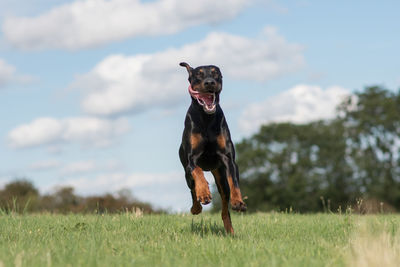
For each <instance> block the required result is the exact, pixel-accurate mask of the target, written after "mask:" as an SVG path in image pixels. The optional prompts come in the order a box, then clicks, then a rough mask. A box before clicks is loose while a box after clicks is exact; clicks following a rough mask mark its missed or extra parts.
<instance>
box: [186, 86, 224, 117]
mask: <svg viewBox="0 0 400 267" xmlns="http://www.w3.org/2000/svg"><path fill="white" fill-rule="evenodd" d="M189 93H190V95H191V96H192V97H194V98H195V99H196V100H197V103H199V104H200V105H201V106H202V107H203V110H204V112H205V113H207V114H212V113H214V112H215V110H216V107H217V104H216V103H215V99H216V97H215V93H200V92H198V91H196V90H193V89H192V87H191V86H190V85H189Z"/></svg>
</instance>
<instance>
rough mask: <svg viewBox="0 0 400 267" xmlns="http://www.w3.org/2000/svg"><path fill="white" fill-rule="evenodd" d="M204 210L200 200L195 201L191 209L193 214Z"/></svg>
mask: <svg viewBox="0 0 400 267" xmlns="http://www.w3.org/2000/svg"><path fill="white" fill-rule="evenodd" d="M202 210H203V207H202V206H201V205H200V203H199V202H197V201H196V202H195V203H193V206H192V208H191V209H190V212H191V213H192V214H193V215H197V214H200V213H201V211H202Z"/></svg>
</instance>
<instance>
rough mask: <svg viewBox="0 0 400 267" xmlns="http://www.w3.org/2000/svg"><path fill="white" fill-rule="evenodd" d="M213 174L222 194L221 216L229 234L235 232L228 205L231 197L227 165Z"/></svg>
mask: <svg viewBox="0 0 400 267" xmlns="http://www.w3.org/2000/svg"><path fill="white" fill-rule="evenodd" d="M212 174H213V176H214V179H215V183H216V185H217V188H218V192H219V194H220V196H221V203H222V210H221V217H222V221H223V222H224V227H225V230H226V232H227V233H229V234H234V230H233V227H232V221H231V215H230V213H229V206H228V205H229V198H230V189H229V185H228V182H227V179H226V170H225V167H220V168H219V169H216V170H213V171H212Z"/></svg>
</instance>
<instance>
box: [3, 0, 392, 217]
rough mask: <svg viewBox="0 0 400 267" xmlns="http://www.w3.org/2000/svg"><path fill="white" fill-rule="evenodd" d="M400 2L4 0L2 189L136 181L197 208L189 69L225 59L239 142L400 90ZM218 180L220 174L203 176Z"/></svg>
mask: <svg viewBox="0 0 400 267" xmlns="http://www.w3.org/2000/svg"><path fill="white" fill-rule="evenodd" d="M399 10H400V2H399V1H394V0H393V1H389V0H388V1H368V0H366V1H361V0H355V1H340V0H339V1H312V0H310V1H307V0H293V1H278V0H264V1H261V0H225V1H215V0H202V1H194V0H184V1H183V0H152V1H143V0H142V1H140V0H80V1H65V0H29V1H28V0H0V121H1V124H0V162H1V164H0V188H1V187H2V186H4V185H5V184H7V183H8V182H10V181H13V180H15V179H16V178H25V179H28V180H30V181H32V182H33V183H34V185H35V186H36V187H37V188H39V189H40V191H41V193H43V194H46V193H51V192H54V191H55V190H56V188H58V187H60V186H73V187H74V188H75V192H76V193H78V194H81V195H95V194H97V195H99V194H103V193H116V192H118V191H119V190H121V189H130V190H131V192H132V194H133V196H134V197H135V198H137V199H139V200H142V201H146V202H150V203H151V204H153V205H154V206H155V207H159V208H164V209H168V210H170V211H172V212H188V211H189V209H190V207H191V196H190V192H189V189H188V188H187V186H186V182H185V178H184V172H183V168H182V166H181V164H180V162H179V158H178V148H179V145H180V141H181V137H182V131H183V121H184V118H185V114H186V110H187V108H188V107H189V105H190V101H191V100H190V96H189V94H188V91H187V87H188V81H187V72H186V70H185V69H184V68H182V67H180V66H179V62H182V61H184V62H187V63H189V64H190V65H191V66H193V67H196V66H200V65H210V64H213V65H217V66H219V67H220V69H221V71H222V73H223V76H224V85H223V91H222V93H221V101H220V104H221V107H222V108H223V110H224V113H225V116H226V118H227V121H228V124H229V127H230V130H231V135H232V138H233V140H234V142H239V141H240V140H242V139H243V138H246V137H249V136H251V134H253V133H255V132H256V131H257V130H258V128H259V127H260V125H262V124H265V123H269V122H287V121H290V122H293V123H305V122H309V121H312V120H317V119H329V118H333V117H334V116H335V106H336V105H337V104H338V103H340V101H341V100H342V99H343V98H344V97H346V96H347V95H349V94H351V93H352V92H355V91H360V90H362V89H363V88H365V87H366V86H371V85H381V86H384V87H385V88H388V89H390V90H398V89H399V88H400V86H399V85H400V73H399V70H400V53H399V47H400V34H398V33H399V29H400V18H399V16H398V11H399ZM206 178H207V180H208V181H209V183H210V185H212V184H213V178H212V176H210V175H209V174H206Z"/></svg>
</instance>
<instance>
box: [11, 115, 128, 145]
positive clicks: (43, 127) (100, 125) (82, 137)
mask: <svg viewBox="0 0 400 267" xmlns="http://www.w3.org/2000/svg"><path fill="white" fill-rule="evenodd" d="M128 128H129V126H128V122H127V121H126V120H125V119H118V120H115V121H113V120H106V119H99V118H95V117H73V118H66V119H54V118H38V119H35V120H34V121H32V122H31V123H28V124H24V125H20V126H18V127H16V128H15V129H13V130H12V131H10V132H9V134H8V139H9V143H10V145H11V146H12V147H15V148H25V147H34V146H40V145H52V144H56V143H79V144H81V145H82V146H107V145H109V144H111V143H112V141H113V139H114V138H115V137H117V136H119V135H121V134H123V133H125V132H127V130H128Z"/></svg>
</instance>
